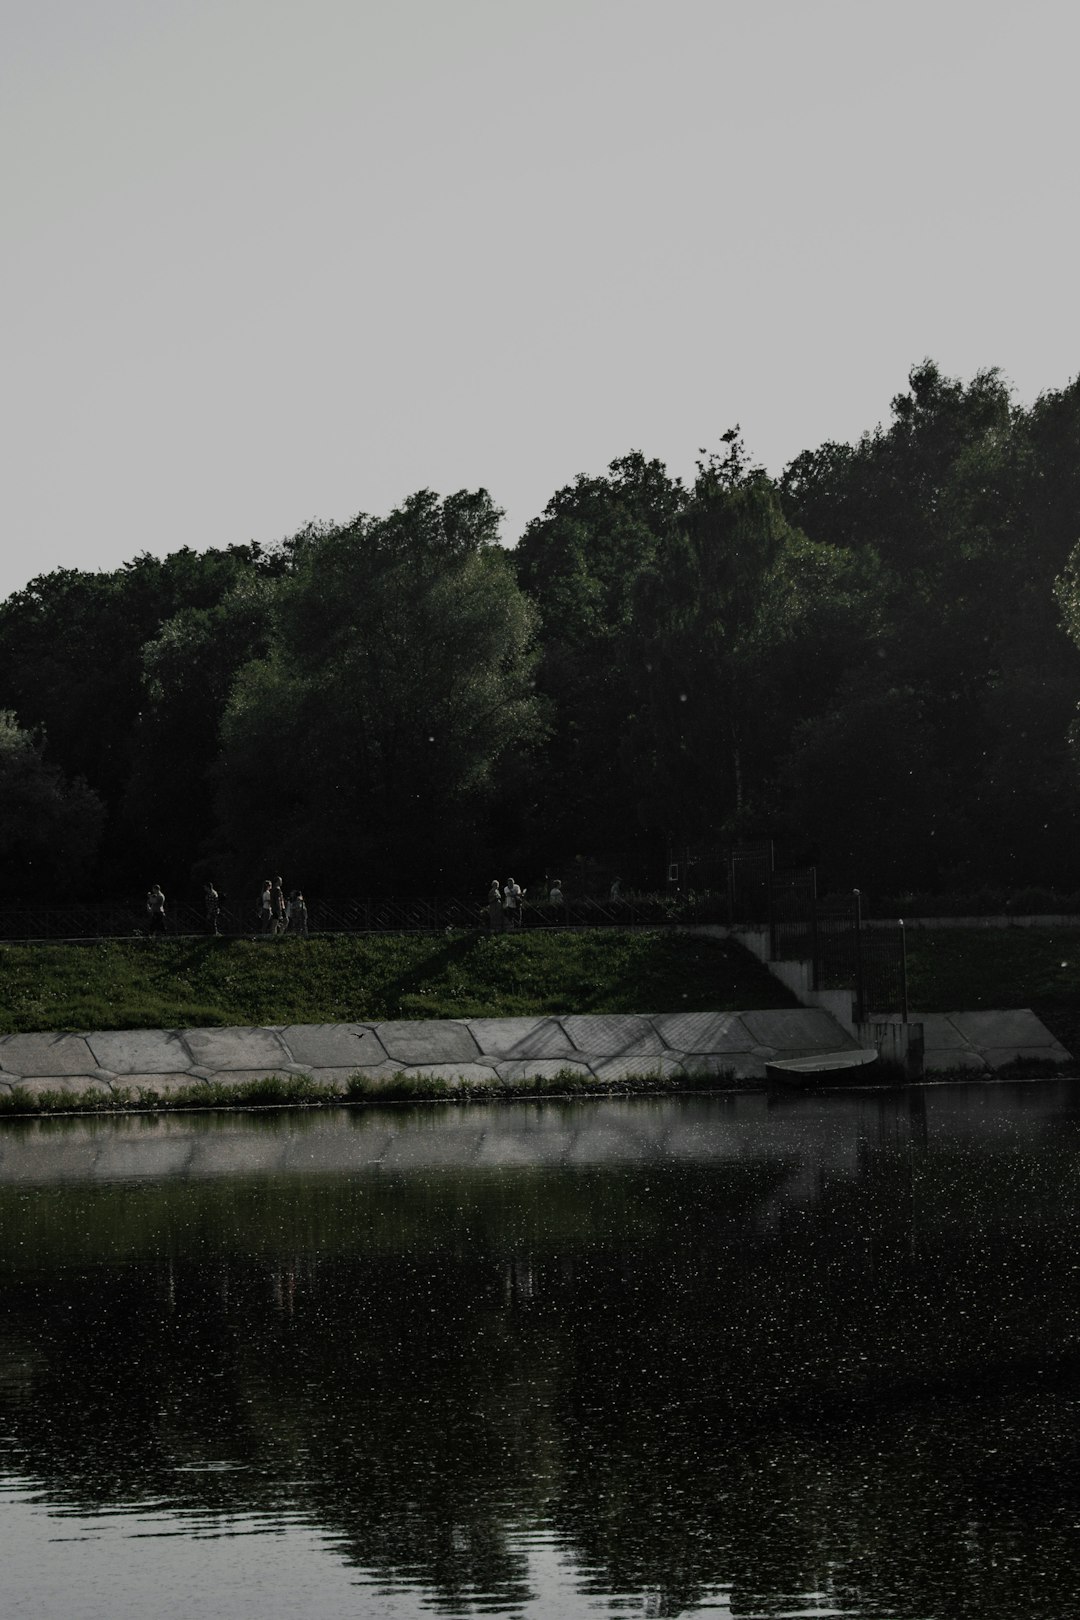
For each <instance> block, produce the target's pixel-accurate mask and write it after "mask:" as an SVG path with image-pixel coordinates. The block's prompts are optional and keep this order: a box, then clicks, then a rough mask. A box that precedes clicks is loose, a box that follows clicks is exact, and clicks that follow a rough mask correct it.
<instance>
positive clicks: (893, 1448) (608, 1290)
mask: <svg viewBox="0 0 1080 1620" xmlns="http://www.w3.org/2000/svg"><path fill="white" fill-rule="evenodd" d="M1078 1282H1080V1088H1078V1087H1077V1086H1076V1085H1075V1084H1070V1083H1061V1082H1055V1083H1037V1084H1029V1085H1016V1086H997V1087H979V1086H971V1087H955V1088H954V1087H942V1088H937V1089H928V1090H927V1091H925V1092H922V1093H916V1094H914V1095H913V1096H912V1097H911V1098H903V1099H900V1098H897V1097H890V1098H873V1097H869V1096H864V1097H862V1098H856V1097H848V1098H837V1099H819V1100H814V1099H810V1098H793V1099H791V1100H790V1101H785V1102H783V1103H781V1104H773V1105H772V1106H770V1105H769V1104H768V1103H767V1102H766V1100H765V1099H764V1098H763V1097H753V1096H746V1097H733V1098H713V1099H702V1100H693V1101H681V1100H672V1101H668V1100H664V1101H646V1100H639V1101H634V1102H626V1103H577V1104H560V1103H545V1104H537V1105H531V1104H521V1105H516V1106H513V1107H505V1106H504V1107H484V1106H467V1107H462V1108H456V1109H455V1108H437V1107H436V1108H432V1109H428V1110H416V1111H397V1110H381V1111H376V1110H371V1111H358V1112H355V1113H352V1114H349V1115H333V1116H331V1115H321V1114H312V1115H297V1114H291V1115H275V1116H254V1115H253V1116H247V1117H238V1116H217V1117H214V1116H207V1117H205V1118H201V1117H200V1118H186V1119H173V1120H157V1121H154V1120H146V1119H122V1120H116V1121H96V1122H64V1121H52V1122H43V1123H34V1124H27V1125H23V1126H13V1125H10V1124H9V1125H6V1126H5V1127H4V1128H3V1130H2V1131H0V1499H2V1505H3V1512H2V1517H0V1613H2V1614H3V1616H4V1620H10V1617H12V1616H27V1617H33V1620H39V1617H43V1616H47V1617H51V1616H73V1617H77V1620H98V1617H101V1620H105V1617H108V1620H126V1617H128V1616H136V1615H138V1616H140V1620H143V1617H148V1616H149V1617H153V1620H193V1617H197V1616H214V1617H223V1620H239V1617H245V1620H246V1617H248V1616H250V1617H252V1620H256V1617H258V1620H278V1617H285V1616H289V1617H293V1616H296V1615H302V1614H309V1615H312V1616H318V1617H322V1616H327V1617H337V1616H353V1615H355V1616H363V1617H368V1616H386V1617H390V1620H399V1617H407V1616H415V1615H421V1614H432V1613H434V1614H445V1615H460V1614H471V1613H484V1614H490V1615H503V1614H515V1615H521V1616H530V1617H531V1616H538V1617H539V1616H563V1615H566V1616H571V1615H575V1616H576V1615H582V1614H599V1615H603V1614H619V1615H623V1614H643V1615H652V1616H660V1615H679V1614H698V1613H709V1614H712V1615H716V1616H720V1617H723V1616H740V1617H750V1616H809V1615H851V1616H863V1617H875V1620H876V1617H895V1620H967V1617H972V1620H975V1617H978V1620H985V1617H988V1616H1038V1617H1040V1620H1054V1617H1058V1616H1060V1617H1063V1620H1064V1617H1075V1616H1077V1615H1078V1614H1080V1288H1078Z"/></svg>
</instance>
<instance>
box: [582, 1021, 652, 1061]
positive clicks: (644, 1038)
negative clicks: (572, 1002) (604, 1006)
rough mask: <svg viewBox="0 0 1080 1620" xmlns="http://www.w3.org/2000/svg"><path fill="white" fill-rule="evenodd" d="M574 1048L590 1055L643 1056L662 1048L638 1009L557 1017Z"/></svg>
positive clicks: (596, 1056)
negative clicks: (628, 1011) (624, 1011)
mask: <svg viewBox="0 0 1080 1620" xmlns="http://www.w3.org/2000/svg"><path fill="white" fill-rule="evenodd" d="M560 1022H561V1024H562V1026H563V1029H564V1030H565V1031H566V1033H567V1035H568V1036H569V1037H570V1040H571V1041H572V1043H573V1045H574V1048H575V1049H576V1050H577V1051H578V1052H584V1053H585V1055H586V1056H587V1057H590V1058H614V1057H630V1056H635V1057H639V1056H641V1057H643V1056H649V1055H652V1054H654V1053H655V1054H656V1055H657V1056H659V1054H660V1053H661V1052H663V1051H664V1043H663V1041H662V1040H661V1039H660V1037H659V1035H658V1034H657V1033H656V1031H655V1029H653V1027H652V1025H651V1023H650V1022H649V1020H648V1019H647V1018H644V1017H642V1016H641V1014H639V1013H608V1014H605V1015H599V1014H571V1016H570V1017H569V1018H563V1019H561V1020H560Z"/></svg>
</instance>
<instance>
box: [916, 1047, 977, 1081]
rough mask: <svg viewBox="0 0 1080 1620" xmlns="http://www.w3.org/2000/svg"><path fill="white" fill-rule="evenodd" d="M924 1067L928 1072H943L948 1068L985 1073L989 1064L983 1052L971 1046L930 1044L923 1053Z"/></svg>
mask: <svg viewBox="0 0 1080 1620" xmlns="http://www.w3.org/2000/svg"><path fill="white" fill-rule="evenodd" d="M923 1068H924V1070H925V1072H926V1073H927V1074H941V1073H943V1072H944V1071H945V1070H947V1069H970V1070H971V1071H972V1073H975V1072H976V1071H979V1072H981V1073H985V1072H986V1071H987V1069H988V1068H989V1065H988V1063H987V1061H986V1059H985V1058H984V1057H983V1055H982V1053H981V1052H976V1051H975V1049H974V1047H971V1046H928V1047H927V1048H926V1050H925V1051H924V1053H923Z"/></svg>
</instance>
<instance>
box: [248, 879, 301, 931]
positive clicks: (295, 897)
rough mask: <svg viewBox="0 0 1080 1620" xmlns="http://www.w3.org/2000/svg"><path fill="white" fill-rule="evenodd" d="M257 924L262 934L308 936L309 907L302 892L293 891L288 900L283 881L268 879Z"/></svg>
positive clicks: (261, 895)
mask: <svg viewBox="0 0 1080 1620" xmlns="http://www.w3.org/2000/svg"><path fill="white" fill-rule="evenodd" d="M257 922H258V926H259V932H260V933H261V934H284V933H286V932H287V933H290V934H306V933H307V931H308V914H307V905H306V904H305V901H304V897H303V895H302V894H301V893H300V890H299V889H293V890H291V891H290V893H289V897H288V899H286V898H285V889H284V887H283V885H282V882H281V879H280V878H275V879H274V880H273V882H271V881H270V879H269V878H267V879H266V882H265V883H264V884H263V886H262V892H261V894H260V895H259V908H258V914H257Z"/></svg>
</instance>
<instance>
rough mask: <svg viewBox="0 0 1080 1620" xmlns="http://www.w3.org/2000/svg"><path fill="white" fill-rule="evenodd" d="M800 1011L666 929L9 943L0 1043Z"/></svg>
mask: <svg viewBox="0 0 1080 1620" xmlns="http://www.w3.org/2000/svg"><path fill="white" fill-rule="evenodd" d="M792 1005H794V1003H793V999H792V997H791V996H790V995H789V994H788V992H787V991H786V990H784V989H783V987H782V986H781V985H779V984H778V983H777V982H776V981H775V980H774V979H773V978H772V977H771V976H770V975H769V974H768V973H767V972H766V971H765V969H764V968H763V967H762V966H761V965H760V964H759V963H758V962H756V961H755V960H754V958H753V957H751V956H750V955H749V954H748V953H747V952H746V951H744V950H743V949H742V948H741V947H739V946H738V945H734V944H731V943H729V942H727V941H725V940H718V939H711V938H708V937H706V936H700V935H690V934H678V933H673V932H669V931H657V932H654V933H621V932H619V931H617V930H614V929H611V930H599V929H598V930H596V931H594V932H591V933H569V932H568V933H556V932H545V933H539V932H537V933H521V934H510V935H501V936H496V937H495V938H489V937H488V936H486V935H483V934H453V935H437V936H435V937H431V936H425V935H401V934H380V935H366V936H359V937H357V936H346V935H328V936H325V937H316V938H310V939H290V938H289V937H288V936H287V935H286V936H284V937H283V938H280V939H262V940H226V939H166V940H161V941H156V942H155V941H151V940H103V941H101V942H100V943H96V944H85V945H19V944H11V945H0V1034H11V1033H16V1032H21V1031H28V1030H94V1029H175V1028H184V1027H186V1028H197V1027H208V1026H211V1025H223V1024H322V1023H347V1022H358V1023H371V1022H375V1021H378V1020H382V1019H390V1018H492V1017H516V1016H531V1015H536V1014H564V1013H623V1012H676V1011H680V1010H693V1011H714V1010H716V1011H738V1010H740V1009H745V1008H750V1007H789V1006H792Z"/></svg>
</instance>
